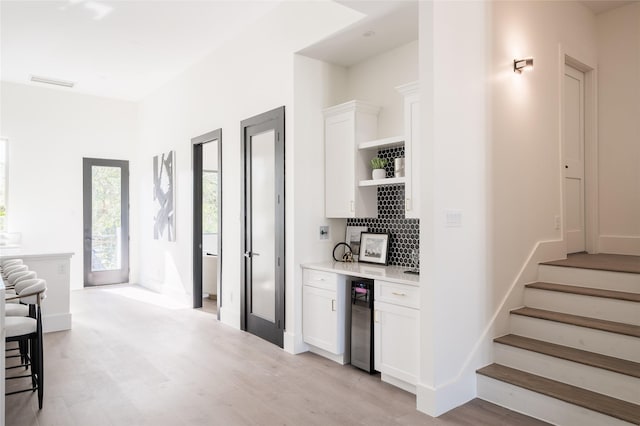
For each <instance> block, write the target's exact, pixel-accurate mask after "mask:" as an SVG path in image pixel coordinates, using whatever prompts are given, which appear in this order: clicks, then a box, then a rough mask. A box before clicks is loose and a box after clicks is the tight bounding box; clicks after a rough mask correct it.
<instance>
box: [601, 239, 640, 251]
mask: <svg viewBox="0 0 640 426" xmlns="http://www.w3.org/2000/svg"><path fill="white" fill-rule="evenodd" d="M598 251H599V252H600V253H610V254H627V255H634V256H640V237H636V236H626V235H600V241H599V244H598Z"/></svg>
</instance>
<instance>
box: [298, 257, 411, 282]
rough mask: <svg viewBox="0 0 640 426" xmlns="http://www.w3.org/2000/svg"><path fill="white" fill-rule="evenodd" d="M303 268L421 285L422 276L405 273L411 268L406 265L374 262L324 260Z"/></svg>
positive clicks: (307, 264) (308, 264)
mask: <svg viewBox="0 0 640 426" xmlns="http://www.w3.org/2000/svg"><path fill="white" fill-rule="evenodd" d="M302 267H303V268H307V269H315V270H318V271H326V272H335V273H337V274H343V275H350V276H352V277H360V278H369V279H373V280H385V281H391V282H396V283H400V284H408V285H415V286H417V285H420V276H419V275H415V274H405V273H404V271H406V270H408V269H410V268H407V267H404V266H384V265H375V264H372V263H360V262H351V263H347V262H323V263H306V264H304V265H302Z"/></svg>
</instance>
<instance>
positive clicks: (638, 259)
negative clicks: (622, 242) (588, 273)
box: [541, 253, 640, 274]
mask: <svg viewBox="0 0 640 426" xmlns="http://www.w3.org/2000/svg"><path fill="white" fill-rule="evenodd" d="M541 265H550V266H564V267H568V268H580V269H595V270H600V271H612V272H625V273H630V274H640V256H630V255H622V254H605V253H599V254H588V253H574V254H570V255H568V256H567V258H566V259H560V260H552V261H550V262H542V263H541Z"/></svg>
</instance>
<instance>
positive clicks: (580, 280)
mask: <svg viewBox="0 0 640 426" xmlns="http://www.w3.org/2000/svg"><path fill="white" fill-rule="evenodd" d="M538 281H541V282H546V283H556V284H567V285H577V286H582V287H592V288H601V289H604V290H616V291H626V292H631V293H633V292H635V293H637V292H638V291H640V274H629V273H625V272H612V271H599V270H594V269H581V268H567V267H562V266H552V265H540V266H539V267H538Z"/></svg>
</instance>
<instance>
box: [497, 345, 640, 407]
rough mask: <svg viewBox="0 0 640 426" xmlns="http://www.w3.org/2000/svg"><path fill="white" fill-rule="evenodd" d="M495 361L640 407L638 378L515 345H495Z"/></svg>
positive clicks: (639, 381) (639, 383)
mask: <svg viewBox="0 0 640 426" xmlns="http://www.w3.org/2000/svg"><path fill="white" fill-rule="evenodd" d="M494 362H496V363H498V364H501V365H504V366H507V367H511V368H516V369H518V370H522V371H526V372H527V373H532V374H536V375H538V376H542V377H546V378H548V379H552V380H556V381H559V382H563V383H567V384H570V385H573V386H578V387H581V388H584V389H588V390H591V391H594V392H598V393H601V394H604V395H608V396H611V397H614V398H617V399H622V400H624V401H628V402H631V403H634V404H640V392H638V389H640V379H639V378H636V377H631V376H627V375H625V374H619V373H615V372H613V371H609V370H604V369H601V368H596V367H591V366H588V365H584V364H580V363H576V362H572V361H567V360H565V359H561V358H555V357H552V356H548V355H544V354H541V353H538V352H533V351H528V350H526V349H521V348H517V347H514V346H509V345H503V344H499V343H494Z"/></svg>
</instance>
